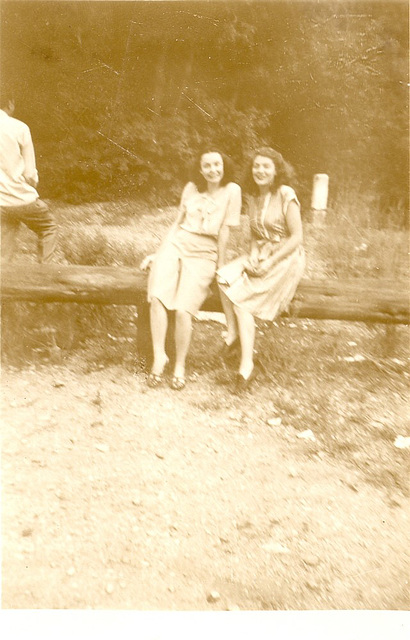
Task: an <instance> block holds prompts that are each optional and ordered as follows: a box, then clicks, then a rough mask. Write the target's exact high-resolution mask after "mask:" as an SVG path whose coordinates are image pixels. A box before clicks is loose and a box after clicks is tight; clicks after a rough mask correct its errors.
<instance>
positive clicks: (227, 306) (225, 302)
mask: <svg viewBox="0 0 410 640" xmlns="http://www.w3.org/2000/svg"><path fill="white" fill-rule="evenodd" d="M219 292H220V295H221V303H222V308H223V310H224V313H225V318H226V328H227V336H226V340H225V342H226V344H227V345H231V344H232V343H233V342H235V340H236V338H237V337H238V334H239V331H238V322H237V319H236V314H235V311H234V305H233V303H232V302H231V301H230V300H229V298H228V296H227V295H225V293H224V292H223V291H222V289H219Z"/></svg>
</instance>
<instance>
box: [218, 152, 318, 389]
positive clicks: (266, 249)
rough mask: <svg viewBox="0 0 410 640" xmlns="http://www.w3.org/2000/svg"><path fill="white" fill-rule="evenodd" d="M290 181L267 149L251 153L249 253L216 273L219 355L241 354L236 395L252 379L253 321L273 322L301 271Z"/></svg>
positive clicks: (286, 166)
mask: <svg viewBox="0 0 410 640" xmlns="http://www.w3.org/2000/svg"><path fill="white" fill-rule="evenodd" d="M292 176H293V169H292V167H291V166H290V165H289V164H288V163H287V162H285V161H284V159H283V158H282V156H281V154H280V153H278V152H277V151H275V150H274V149H271V148H270V147H264V148H262V149H259V150H258V151H257V152H256V154H255V155H254V157H253V161H252V167H251V171H250V172H249V176H248V180H247V186H245V190H246V191H247V192H248V193H249V194H250V197H249V200H248V215H249V221H250V229H251V246H250V251H249V253H248V254H246V255H243V256H240V257H239V258H237V259H236V260H234V261H233V262H231V263H230V264H227V265H225V266H224V267H222V268H221V269H218V272H217V276H218V284H219V287H220V290H221V300H222V305H223V308H224V311H225V315H226V320H227V327H228V332H227V337H226V344H225V347H224V351H225V353H226V354H227V355H234V354H235V352H238V351H239V350H240V353H241V359H240V365H239V371H238V373H237V376H236V383H235V392H236V393H241V392H242V391H244V390H245V389H246V388H248V387H249V386H250V384H251V382H252V380H254V379H255V377H256V367H255V363H254V358H253V351H254V343H255V317H256V318H259V319H261V320H268V321H273V320H274V319H275V318H276V317H277V316H278V315H279V314H280V313H282V312H283V311H284V310H285V309H286V308H287V307H288V305H289V303H290V302H291V300H292V298H293V296H294V295H295V291H296V288H297V286H298V284H299V281H300V279H301V277H302V275H303V271H304V268H305V253H304V249H303V246H302V242H303V233H302V221H301V216H300V204H299V201H298V198H297V196H296V193H295V191H294V190H293V188H292V187H291V186H290V184H289V183H290V182H291V180H292Z"/></svg>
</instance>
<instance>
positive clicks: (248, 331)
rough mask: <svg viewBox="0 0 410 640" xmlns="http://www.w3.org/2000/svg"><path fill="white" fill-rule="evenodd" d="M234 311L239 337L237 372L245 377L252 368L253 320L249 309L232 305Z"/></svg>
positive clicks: (247, 376)
mask: <svg viewBox="0 0 410 640" xmlns="http://www.w3.org/2000/svg"><path fill="white" fill-rule="evenodd" d="M234 311H235V314H236V318H237V321H238V328H239V338H240V341H241V362H240V365H239V373H240V374H241V375H242V376H243V377H244V378H245V380H246V379H247V378H249V376H250V375H251V373H252V370H253V366H254V365H253V348H254V345H255V320H254V317H253V315H252V314H251V313H249V311H245V310H244V309H240V308H239V307H237V306H234Z"/></svg>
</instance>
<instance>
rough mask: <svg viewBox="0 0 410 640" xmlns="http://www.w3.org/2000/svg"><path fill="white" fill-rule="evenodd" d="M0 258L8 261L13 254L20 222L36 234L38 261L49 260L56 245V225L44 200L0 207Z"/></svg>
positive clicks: (44, 261) (45, 261)
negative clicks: (19, 205)
mask: <svg viewBox="0 0 410 640" xmlns="http://www.w3.org/2000/svg"><path fill="white" fill-rule="evenodd" d="M0 210H1V259H2V260H5V261H7V262H9V261H10V260H11V259H12V257H13V254H14V250H15V246H16V238H17V233H18V230H19V226H20V222H22V223H23V224H25V225H26V226H27V227H28V228H29V229H31V231H34V233H36V234H37V238H38V242H37V258H38V261H39V262H43V263H47V262H51V259H52V256H53V254H54V251H55V248H56V245H57V225H56V223H55V220H54V217H53V216H52V215H51V213H50V210H49V208H48V206H47V205H46V203H45V202H43V201H42V200H40V199H37V200H35V201H34V202H30V204H25V205H22V206H21V207H0Z"/></svg>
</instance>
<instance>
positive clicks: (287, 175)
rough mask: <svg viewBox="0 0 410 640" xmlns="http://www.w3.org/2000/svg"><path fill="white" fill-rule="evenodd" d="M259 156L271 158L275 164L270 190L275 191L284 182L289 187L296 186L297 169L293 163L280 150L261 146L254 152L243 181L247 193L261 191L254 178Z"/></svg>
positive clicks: (254, 193) (253, 193)
mask: <svg viewBox="0 0 410 640" xmlns="http://www.w3.org/2000/svg"><path fill="white" fill-rule="evenodd" d="M257 156H262V157H264V158H270V159H271V160H272V162H273V164H274V165H275V169H276V175H275V178H274V180H273V182H272V184H271V185H270V191H271V192H272V193H275V191H277V190H278V189H279V187H281V186H282V185H283V184H286V185H288V186H289V187H294V186H295V184H296V176H295V171H294V169H293V167H292V165H290V164H289V162H287V161H286V160H285V159H284V158H283V156H282V154H281V153H279V151H276V150H275V149H272V147H260V148H259V149H256V151H255V152H254V153H253V154H252V159H251V161H250V163H249V165H248V167H247V170H246V173H245V177H244V180H243V183H242V187H243V190H244V192H245V193H249V194H250V195H257V194H258V193H259V191H258V186H257V184H256V183H255V180H254V179H253V174H252V167H253V163H254V161H255V158H256V157H257Z"/></svg>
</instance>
